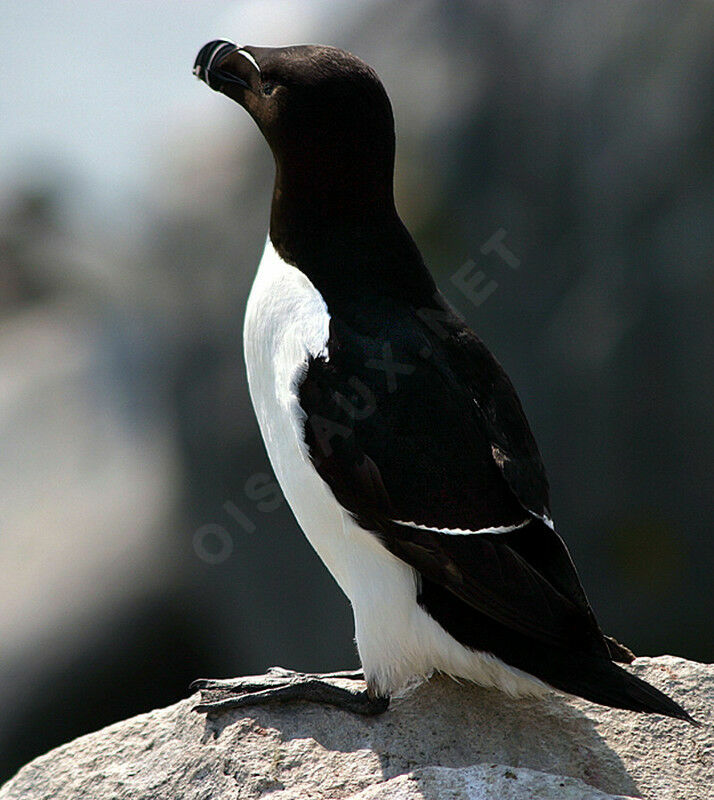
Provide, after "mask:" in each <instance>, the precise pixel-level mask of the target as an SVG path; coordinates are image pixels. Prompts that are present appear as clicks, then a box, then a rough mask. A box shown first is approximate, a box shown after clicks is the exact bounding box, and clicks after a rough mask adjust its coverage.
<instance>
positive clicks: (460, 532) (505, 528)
mask: <svg viewBox="0 0 714 800" xmlns="http://www.w3.org/2000/svg"><path fill="white" fill-rule="evenodd" d="M392 522H395V523H396V524H397V525H405V526H406V527H407V528H416V529H417V530H420V531H433V532H434V533H448V534H450V535H452V536H470V535H471V534H478V533H510V532H511V531H517V530H518V529H519V528H524V527H525V526H526V525H527V524H528V523H529V522H530V519H526V520H524V521H523V522H518V523H516V524H515V525H502V526H500V527H495V528H479V530H477V531H471V530H468V529H466V528H434V527H433V526H431V525H420V524H419V523H418V522H407V521H406V520H401V519H394V520H392Z"/></svg>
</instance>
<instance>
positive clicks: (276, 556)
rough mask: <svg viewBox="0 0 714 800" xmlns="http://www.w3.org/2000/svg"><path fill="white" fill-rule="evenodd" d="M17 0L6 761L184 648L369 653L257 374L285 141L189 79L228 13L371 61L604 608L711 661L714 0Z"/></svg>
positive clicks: (5, 399)
mask: <svg viewBox="0 0 714 800" xmlns="http://www.w3.org/2000/svg"><path fill="white" fill-rule="evenodd" d="M0 10H2V18H3V25H2V28H0V42H1V44H2V53H3V58H2V65H1V66H0V73H1V75H2V81H1V85H2V89H1V90H0V152H1V158H0V708H2V718H3V723H2V726H0V780H2V779H4V778H7V777H8V776H9V775H10V774H12V772H13V771H14V770H16V769H17V768H18V767H19V766H20V765H21V764H22V763H24V762H26V761H27V760H28V759H30V758H32V757H33V756H36V755H38V754H39V753H42V752H44V751H46V750H47V749H48V748H50V747H52V746H54V745H57V744H60V743H61V742H63V741H66V740H68V739H70V738H73V737H75V736H77V735H79V734H82V733H85V732H88V731H90V730H95V729H97V728H99V727H101V726H103V725H105V724H108V723H110V722H113V721H116V720H119V719H121V718H124V717H127V716H129V715H132V714H135V713H138V712H141V711H146V710H149V709H151V708H153V707H156V706H161V705H166V704H169V703H172V702H175V701H177V700H178V699H180V698H182V697H184V696H186V695H187V693H188V684H189V682H190V681H191V680H192V679H193V678H195V677H198V676H216V677H217V676H226V675H237V674H240V673H254V672H260V671H263V670H264V669H265V668H266V667H268V666H270V665H272V664H282V665H284V666H289V667H295V668H302V669H308V670H324V669H328V668H329V669H333V668H346V667H350V666H355V665H356V663H357V659H356V655H355V650H354V645H353V642H352V636H353V632H352V618H351V613H350V610H349V608H348V606H347V603H346V601H345V599H344V597H343V596H342V595H341V594H340V592H339V590H338V589H337V587H336V586H335V584H334V583H333V582H332V580H331V578H330V577H329V576H328V574H327V572H326V570H325V569H324V568H323V567H322V565H321V564H320V562H319V561H318V559H317V557H316V556H315V555H314V554H313V552H312V551H311V550H310V548H309V546H308V544H307V543H306V541H305V540H304V539H303V537H302V534H301V533H300V532H299V530H298V528H297V526H296V523H295V521H294V520H293V518H292V516H291V514H290V512H289V509H288V508H287V507H286V505H285V503H284V502H281V500H280V499H279V498H278V499H276V495H275V493H274V491H273V487H272V486H271V481H272V480H273V478H272V474H271V471H270V466H269V464H268V462H267V459H266V456H265V454H264V452H263V448H262V445H261V442H260V438H259V433H258V429H257V426H256V423H255V420H254V417H253V412H252V409H251V406H250V402H249V399H248V394H247V389H246V379H245V372H244V367H243V359H242V346H241V328H242V319H243V310H244V304H245V299H246V295H247V292H248V289H249V286H250V283H251V280H252V276H253V273H254V269H255V266H256V264H257V262H258V259H259V256H260V253H261V249H262V246H263V243H264V238H265V233H266V229H267V220H268V211H269V203H270V192H271V181H272V160H271V157H270V155H269V152H268V149H267V147H266V146H265V144H264V143H263V141H262V140H261V139H260V138H259V137H258V135H257V132H256V130H254V128H253V124H252V122H251V121H250V119H249V118H248V116H247V114H245V112H243V111H242V110H241V109H240V108H238V107H237V106H235V105H233V104H232V103H231V102H230V101H228V100H227V99H226V98H225V97H223V96H221V95H218V94H215V93H212V92H211V91H209V90H208V88H207V87H206V86H205V85H203V84H200V83H199V82H198V81H196V80H194V78H193V77H192V75H191V68H192V65H193V60H194V57H195V55H196V53H197V51H198V49H199V48H200V46H201V45H203V44H204V43H205V42H206V41H209V40H210V39H212V38H217V37H222V38H229V39H233V40H235V41H237V42H239V43H242V44H270V45H282V44H289V43H296V42H325V43H331V44H335V45H338V46H340V47H343V48H346V49H349V50H351V51H353V52H355V53H356V54H357V55H359V56H361V57H362V58H363V59H365V60H366V61H368V62H369V63H371V64H372V65H373V66H374V67H375V68H376V69H377V71H378V72H379V74H380V75H381V76H382V78H383V81H384V83H385V85H386V87H387V90H388V92H389V94H390V95H391V97H392V100H393V104H394V109H395V116H396V120H397V135H398V163H397V176H396V189H397V197H398V204H399V207H400V210H401V213H402V216H403V218H404V219H405V221H406V223H407V225H408V227H409V228H410V230H411V231H412V233H413V234H414V236H415V238H416V240H417V242H418V243H419V245H420V246H421V248H422V251H423V253H424V255H425V258H426V260H427V263H428V264H429V265H430V266H431V268H432V270H433V271H434V273H435V275H436V276H437V279H438V281H439V283H440V285H441V287H442V288H443V290H444V292H445V293H446V294H447V296H448V297H449V298H450V299H451V301H452V302H453V303H454V305H455V306H456V307H457V308H459V309H460V310H461V312H462V313H463V314H464V315H465V316H466V317H467V318H468V319H469V321H470V322H471V324H472V325H473V326H474V328H475V329H476V330H477V331H478V332H479V334H480V335H481V337H482V338H483V339H484V340H485V341H486V343H487V344H488V345H489V346H490V347H491V349H492V350H493V352H494V353H495V354H496V356H497V357H498V358H499V360H500V361H501V362H502V364H503V365H504V366H505V368H506V369H507V371H508V372H509V374H510V376H511V378H512V379H513V382H514V383H515V385H516V387H517V388H518V390H519V393H520V396H521V398H522V401H523V404H524V406H525V409H526V412H527V414H528V417H529V419H530V421H531V425H532V427H533V430H534V432H535V434H536V438H537V439H538V441H539V444H540V448H541V451H542V454H543V458H544V461H545V463H546V465H547V467H548V471H549V475H550V480H551V487H552V498H553V503H552V506H553V512H554V516H555V519H556V522H557V524H558V527H559V530H560V532H561V533H562V534H563V536H564V538H565V539H566V541H567V542H568V543H569V545H570V547H571V549H572V552H573V555H574V558H575V561H576V563H577V564H578V566H579V570H580V573H581V577H582V579H583V582H584V584H585V586H586V589H587V590H588V593H589V595H590V599H591V602H592V604H593V606H594V608H595V610H596V612H597V613H598V615H599V617H600V620H601V622H602V625H603V628H604V629H606V631H607V632H608V633H611V634H613V635H615V636H617V637H618V638H619V639H621V640H622V641H624V642H626V643H627V644H628V645H629V646H630V647H632V648H633V649H634V650H635V652H637V653H638V654H660V653H674V654H678V655H682V656H686V657H688V658H691V659H698V660H703V661H709V660H712V658H714V637H713V636H712V623H711V619H712V614H711V612H712V566H713V564H714V537H713V536H712V526H713V524H714V509H713V507H712V501H711V498H712V452H713V448H712V444H713V439H714V434H713V429H712V422H711V412H712V397H713V396H714V371H713V364H714V347H713V343H714V336H713V335H712V333H713V331H712V317H714V305H713V301H714V291H713V289H714V270H713V266H714V265H713V264H712V255H713V254H714V224H713V223H714V157H713V156H714V139H713V127H712V126H713V124H714V60H713V59H712V41H714V7H713V6H712V4H711V3H710V2H708V0H706V2H704V1H703V2H685V3H678V4H660V3H658V2H656V0H649V1H648V2H629V3H590V2H584V0H573V1H571V2H570V3H567V4H565V3H551V2H540V3H523V2H516V1H515V0H511V1H507V2H502V1H501V2H495V0H491V2H485V0H484V1H483V2H479V0H469V2H464V1H463V0H452V1H451V2H449V3H446V2H435V1H434V0H418V1H415V2H404V0H399V2H389V1H388V0H371V2H359V3H357V2H351V3H347V2H334V0H332V1H331V2H328V0H301V1H300V2H288V0H265V1H264V2H260V0H244V1H243V2H236V3H216V2H201V1H199V0H193V1H192V2H188V0H185V2H181V1H180V0H161V1H159V0H156V1H155V2H151V3H149V2H139V1H138V0H128V1H127V2H122V3H109V2H99V1H98V0H77V1H76V2H56V1H55V0H43V2H41V3H40V2H36V1H35V0H24V2H22V3H11V2H7V1H5V0H3V2H0ZM494 235H495V236H496V238H497V240H498V241H499V242H500V245H501V247H500V249H498V248H496V249H494V248H493V241H494V240H492V237H494ZM489 242H491V246H489ZM504 248H505V249H504ZM504 253H505V254H506V256H505V257H504ZM469 261H471V262H473V264H472V265H470V266H467V267H465V269H466V270H467V271H469V270H470V271H469V273H468V274H469V276H471V277H473V276H474V275H475V272H476V271H480V272H482V273H483V277H482V285H483V286H484V287H485V286H488V287H490V288H489V290H488V292H486V291H484V292H483V295H482V296H481V297H480V298H479V299H478V301H477V302H474V301H473V299H469V298H468V297H467V296H466V295H465V294H464V293H463V291H462V290H461V289H460V288H459V285H458V284H459V280H458V275H459V274H463V273H459V269H460V268H461V269H462V270H463V269H464V265H465V264H466V263H467V262H469ZM486 295H487V296H486Z"/></svg>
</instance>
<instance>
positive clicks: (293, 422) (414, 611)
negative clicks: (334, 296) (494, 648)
mask: <svg viewBox="0 0 714 800" xmlns="http://www.w3.org/2000/svg"><path fill="white" fill-rule="evenodd" d="M329 319H330V318H329V315H328V312H327V307H326V305H325V303H324V301H323V299H322V297H321V296H320V294H319V292H318V291H317V290H316V289H315V287H314V286H313V285H312V283H311V282H310V281H309V280H308V279H307V278H306V277H305V275H304V274H303V273H302V272H300V271H299V270H298V269H296V268H295V267H293V266H290V265H289V264H286V263H285V262H284V261H283V260H282V259H281V258H280V256H279V255H278V254H277V253H276V252H275V249H274V248H273V246H272V243H271V242H270V239H268V241H267V243H266V246H265V251H264V253H263V257H262V259H261V262H260V266H259V268H258V274H257V275H256V278H255V282H254V283H253V288H252V290H251V293H250V297H249V298H248V306H247V309H246V318H245V329H244V347H245V360H246V365H247V371H248V385H249V388H250V395H251V399H252V401H253V406H254V408H255V413H256V416H257V418H258V423H259V425H260V430H261V433H262V435H263V440H264V442H265V447H266V449H267V451H268V456H269V457H270V461H271V463H272V465H273V469H274V470H275V475H276V477H277V479H278V481H279V482H280V486H281V488H282V490H283V493H284V494H285V498H286V499H287V501H288V503H289V504H290V507H291V509H292V511H293V513H294V514H295V517H296V518H297V521H298V523H299V524H300V527H301V528H302V530H303V531H304V533H305V535H306V536H307V538H308V540H309V541H310V543H311V544H312V546H313V547H314V548H315V550H316V551H317V553H318V555H319V556H320V558H321V559H322V560H323V561H324V563H325V565H326V566H327V568H328V569H329V570H330V572H331V573H332V575H333V576H334V578H335V580H336V581H337V583H338V584H339V585H340V587H341V589H342V590H343V591H344V593H345V594H346V595H347V597H348V598H349V600H350V602H351V603H352V608H353V611H354V615H355V637H356V641H357V648H358V650H359V655H360V659H361V661H362V666H363V668H364V671H365V675H366V677H367V680H368V682H369V683H370V684H371V686H372V687H373V688H375V689H376V690H378V691H379V692H380V693H382V694H390V693H392V692H393V691H395V690H396V689H398V688H399V687H400V686H402V685H403V684H404V683H405V682H406V681H407V680H408V679H409V678H411V677H413V676H423V675H429V674H430V673H431V672H433V671H434V670H441V671H443V672H446V673H449V674H452V675H455V676H459V677H463V678H466V679H469V680H473V681H475V682H477V683H480V684H482V685H486V686H497V687H499V688H501V689H503V690H504V691H507V692H509V693H511V694H524V693H534V692H538V691H540V690H542V688H543V685H542V684H540V683H539V682H536V681H535V679H534V678H532V677H531V676H528V675H526V674H525V673H522V672H520V671H519V670H514V669H512V668H510V667H507V666H506V665H504V664H503V663H502V662H501V661H499V660H498V659H496V658H494V657H493V656H490V655H487V654H482V653H478V652H475V651H473V650H470V649H468V648H465V647H463V646H462V645H461V644H459V642H457V641H456V640H455V639H454V638H453V637H452V636H450V635H449V634H448V633H446V631H445V630H444V629H443V628H442V627H441V626H440V625H439V624H438V623H436V622H435V621H434V620H433V619H432V618H431V617H430V616H429V615H428V614H426V612H424V610H423V609H422V608H421V607H420V606H419V605H418V603H417V602H416V594H417V573H416V572H415V571H414V570H413V569H412V568H411V567H409V566H408V565H407V564H405V563H404V562H403V561H401V560H399V559H398V558H396V557H395V556H393V555H392V554H391V553H389V552H388V551H387V550H386V549H385V548H384V547H383V546H382V545H381V544H380V543H379V541H378V540H377V538H376V537H375V536H373V535H372V534H371V533H369V532H368V531H365V530H364V529H362V528H360V527H359V526H358V525H357V524H356V523H355V522H354V520H353V519H352V517H351V516H350V515H349V514H348V513H347V512H346V511H345V510H344V509H343V507H342V506H341V505H340V504H339V503H338V502H337V500H336V499H335V497H334V495H333V494H332V492H331V490H330V489H329V487H328V486H327V484H326V483H325V482H324V481H323V480H322V479H321V478H320V476H319V475H318V473H317V471H316V470H315V469H314V467H313V466H312V464H311V462H310V460H309V456H308V453H307V447H306V446H305V443H304V439H303V426H304V423H305V414H304V412H303V411H302V409H301V408H300V405H299V403H298V397H297V388H296V385H297V383H298V379H299V377H300V375H301V372H302V370H303V369H304V368H305V366H306V362H307V359H308V357H309V356H310V355H312V356H317V355H319V354H325V352H326V350H325V348H326V343H327V339H328V335H329Z"/></svg>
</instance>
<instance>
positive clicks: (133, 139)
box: [0, 0, 365, 205]
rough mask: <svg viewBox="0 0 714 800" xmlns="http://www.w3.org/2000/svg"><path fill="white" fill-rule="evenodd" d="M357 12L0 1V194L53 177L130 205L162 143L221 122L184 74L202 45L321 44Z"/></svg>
mask: <svg viewBox="0 0 714 800" xmlns="http://www.w3.org/2000/svg"><path fill="white" fill-rule="evenodd" d="M364 5H365V4H364V3H362V4H359V3H356V2H347V0H332V2H329V0H299V1H298V2H296V0H242V1H241V2H231V3H225V2H224V3H217V2H208V0H151V1H150V0H144V1H143V2H140V1H139V0H121V2H106V0H75V1H74V2H71V1H70V0H66V1H65V2H58V1H57V0H41V1H40V2H38V1H37V0H22V2H17V0H12V1H11V0H0V15H1V18H2V25H0V52H2V54H3V56H2V59H0V87H2V88H0V193H4V191H5V190H7V187H8V186H12V185H13V184H15V183H17V182H23V181H24V182H27V180H28V178H29V180H30V181H32V180H33V178H42V177H43V176H45V175H48V174H49V175H50V176H51V175H52V174H56V175H58V176H60V177H69V178H71V179H72V180H73V181H75V182H79V184H80V186H83V187H84V188H83V191H85V192H86V195H85V196H87V197H91V198H92V201H93V202H97V203H99V204H100V205H102V204H107V203H108V204H117V203H119V204H121V203H125V202H127V201H130V200H131V198H132V197H133V196H136V195H140V194H141V193H142V192H143V191H144V189H145V184H146V181H147V180H148V177H149V176H150V174H151V171H152V169H153V168H154V166H155V161H156V159H157V154H158V153H161V148H162V145H163V144H164V142H165V141H168V140H167V137H166V136H165V131H167V130H171V131H172V132H174V133H175V131H177V130H181V127H182V126H185V127H186V128H187V129H188V128H190V127H192V126H195V125H200V124H205V122H206V119H207V118H208V119H210V118H211V116H212V115H220V114H221V113H222V110H221V109H222V106H221V103H220V100H221V98H220V97H219V96H218V95H214V94H213V93H211V92H209V91H206V87H205V86H204V85H202V84H199V82H198V81H196V80H195V79H194V78H193V76H192V74H191V68H192V66H193V60H194V58H195V55H196V53H197V52H198V50H199V48H200V47H201V45H203V44H204V43H205V42H207V41H209V40H211V39H215V38H226V39H233V40H235V41H237V42H240V43H243V44H265V45H278V44H289V43H295V42H299V41H305V40H310V38H311V37H313V36H316V35H318V34H322V35H323V36H325V37H327V36H328V35H329V28H330V26H331V25H336V24H338V23H337V21H338V20H344V19H345V16H346V15H349V13H350V12H352V11H356V10H357V8H359V7H361V8H364ZM323 32H324V33H323Z"/></svg>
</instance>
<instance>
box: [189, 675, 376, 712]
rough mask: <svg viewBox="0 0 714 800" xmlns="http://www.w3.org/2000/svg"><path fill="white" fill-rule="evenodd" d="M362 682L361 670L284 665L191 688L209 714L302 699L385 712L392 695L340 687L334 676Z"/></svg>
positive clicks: (201, 708)
mask: <svg viewBox="0 0 714 800" xmlns="http://www.w3.org/2000/svg"><path fill="white" fill-rule="evenodd" d="M335 678H337V679H341V680H350V681H362V680H364V676H363V673H362V672H361V671H359V670H355V671H345V672H330V673H326V674H310V673H304V672H294V671H293V670H287V669H283V668H282V667H272V668H271V669H270V670H269V671H268V674H267V675H263V676H250V677H245V678H229V679H226V680H220V679H219V680H214V679H211V678H199V679H198V680H195V681H194V682H193V683H192V684H191V689H198V690H200V691H201V702H200V703H198V705H196V706H194V709H193V710H194V711H198V712H201V713H206V714H220V713H222V712H224V711H228V710H230V709H233V708H245V707H247V706H256V705H266V704H269V703H288V702H292V701H295V700H302V701H307V702H311V703H321V704H324V705H330V706H335V707H336V708H342V709H345V710H347V711H351V712H352V713H354V714H362V715H367V716H369V715H374V714H381V713H383V712H384V711H386V710H387V708H388V706H389V698H388V697H379V696H376V695H374V694H372V693H371V692H370V691H369V690H368V689H364V690H362V691H354V690H352V689H346V688H344V687H342V686H337V685H336V684H334V683H331V682H330V681H331V680H332V679H335Z"/></svg>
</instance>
